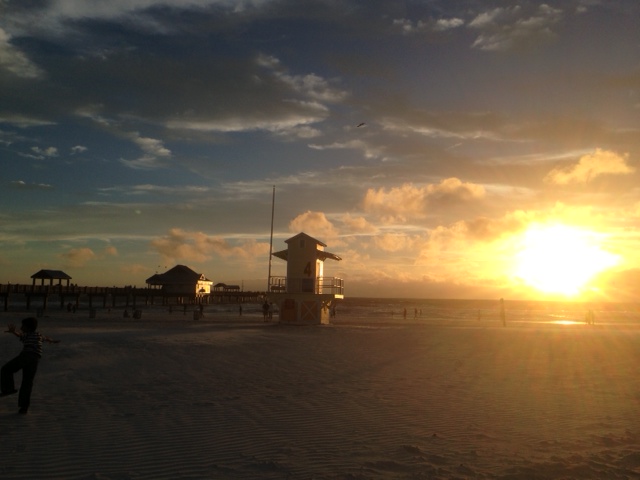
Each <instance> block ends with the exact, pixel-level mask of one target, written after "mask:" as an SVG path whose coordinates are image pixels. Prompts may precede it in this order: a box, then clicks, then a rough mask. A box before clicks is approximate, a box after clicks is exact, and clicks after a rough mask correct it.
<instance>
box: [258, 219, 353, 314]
mask: <svg viewBox="0 0 640 480" xmlns="http://www.w3.org/2000/svg"><path fill="white" fill-rule="evenodd" d="M285 243H286V244H287V249H286V250H282V251H280V252H275V253H274V254H273V256H274V257H278V258H280V259H282V260H284V261H286V262H287V276H286V277H271V278H269V293H268V295H269V299H270V300H272V301H273V302H274V303H276V305H278V310H279V311H280V315H279V318H280V323H285V324H293V325H320V324H327V323H330V318H331V316H332V313H333V312H335V304H336V301H337V300H338V299H342V298H344V281H343V280H342V279H341V278H336V277H325V276H324V261H325V260H326V259H332V260H337V261H340V260H342V259H341V258H340V257H339V256H338V255H335V254H333V253H329V252H327V251H325V247H326V245H325V244H324V243H322V242H321V241H319V240H316V239H315V238H313V237H310V236H309V235H307V234H306V233H304V232H302V233H299V234H297V235H296V236H294V237H291V238H290V239H288V240H285Z"/></svg>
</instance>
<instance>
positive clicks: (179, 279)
mask: <svg viewBox="0 0 640 480" xmlns="http://www.w3.org/2000/svg"><path fill="white" fill-rule="evenodd" d="M199 281H203V282H210V281H211V280H209V279H208V278H207V277H205V276H204V275H203V274H202V273H196V272H194V271H193V270H191V269H190V268H189V267H186V266H184V265H176V266H175V267H173V268H171V269H169V270H167V271H166V272H164V273H156V274H155V275H152V276H151V277H149V278H147V280H146V282H147V283H148V284H149V285H190V284H193V285H195V284H196V283H198V282H199Z"/></svg>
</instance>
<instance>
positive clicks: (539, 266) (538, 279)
mask: <svg viewBox="0 0 640 480" xmlns="http://www.w3.org/2000/svg"><path fill="white" fill-rule="evenodd" d="M597 237H598V235H597V234H596V233H594V232H589V231H586V230H581V229H578V228H574V227H568V226H565V225H552V226H540V225H532V226H530V227H529V229H528V230H527V231H526V232H525V233H524V235H523V238H522V243H521V247H520V248H519V252H518V253H517V254H516V271H515V276H516V277H517V278H519V279H521V280H522V281H523V282H525V283H526V284H527V285H529V286H531V287H534V288H536V289H537V290H539V291H541V292H545V293H557V294H562V295H566V296H575V295H577V294H578V293H580V291H581V289H582V288H583V287H584V286H585V284H586V283H587V282H588V281H589V280H590V279H591V278H592V277H593V276H594V275H595V274H597V273H599V272H601V271H603V270H605V269H607V268H609V267H612V266H614V265H616V264H617V263H618V260H619V259H618V256H616V255H614V254H612V253H609V252H606V251H604V250H602V249H601V248H600V245H599V244H598V243H599V242H598V238H597Z"/></svg>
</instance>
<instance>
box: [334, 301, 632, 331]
mask: <svg viewBox="0 0 640 480" xmlns="http://www.w3.org/2000/svg"><path fill="white" fill-rule="evenodd" d="M404 309H406V311H407V313H406V317H405V316H404ZM504 310H505V321H506V323H507V324H516V325H517V324H520V325H525V324H536V323H553V324H561V325H562V324H564V325H570V324H584V323H585V321H586V320H585V319H586V315H587V312H589V311H590V310H591V311H592V312H593V315H594V323H595V324H600V325H621V326H622V325H629V326H634V325H636V326H640V303H615V302H560V301H524V300H505V301H504ZM344 322H358V323H370V324H380V323H392V324H400V323H403V324H434V323H438V324H456V323H468V322H475V323H478V324H484V323H495V324H501V322H502V320H501V316H500V301H499V299H495V300H446V299H433V300H425V299H403V298H349V297H347V298H345V299H344V300H341V301H340V302H339V303H338V307H337V315H336V319H335V323H344Z"/></svg>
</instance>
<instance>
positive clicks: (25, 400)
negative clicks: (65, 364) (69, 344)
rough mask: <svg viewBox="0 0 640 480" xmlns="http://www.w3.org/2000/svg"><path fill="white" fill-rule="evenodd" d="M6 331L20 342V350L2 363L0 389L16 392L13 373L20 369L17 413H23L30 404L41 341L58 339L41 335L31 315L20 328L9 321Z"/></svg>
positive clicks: (54, 341)
mask: <svg viewBox="0 0 640 480" xmlns="http://www.w3.org/2000/svg"><path fill="white" fill-rule="evenodd" d="M5 332H6V333H12V334H14V335H15V336H16V337H18V338H19V339H20V341H21V342H22V345H23V347H22V352H20V354H19V355H18V356H17V357H15V358H14V359H12V360H9V361H8V362H7V363H5V364H4V366H3V367H2V370H1V371H0V390H2V395H3V396H4V395H11V394H13V393H16V392H17V390H16V388H15V384H14V381H13V375H14V373H16V372H17V371H19V370H22V382H21V383H20V393H19V394H18V407H19V408H20V410H19V411H18V413H21V414H25V413H27V411H28V410H29V405H30V404H31V390H32V389H33V379H34V378H35V376H36V371H37V370H38V363H39V362H40V357H42V343H43V342H47V343H59V342H60V340H54V339H53V338H50V337H47V336H45V335H41V334H40V333H39V332H38V320H37V319H36V318H33V317H29V318H25V319H24V320H22V326H21V328H20V330H17V329H16V326H15V325H14V324H12V323H10V324H9V325H8V326H7V330H6V331H5Z"/></svg>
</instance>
